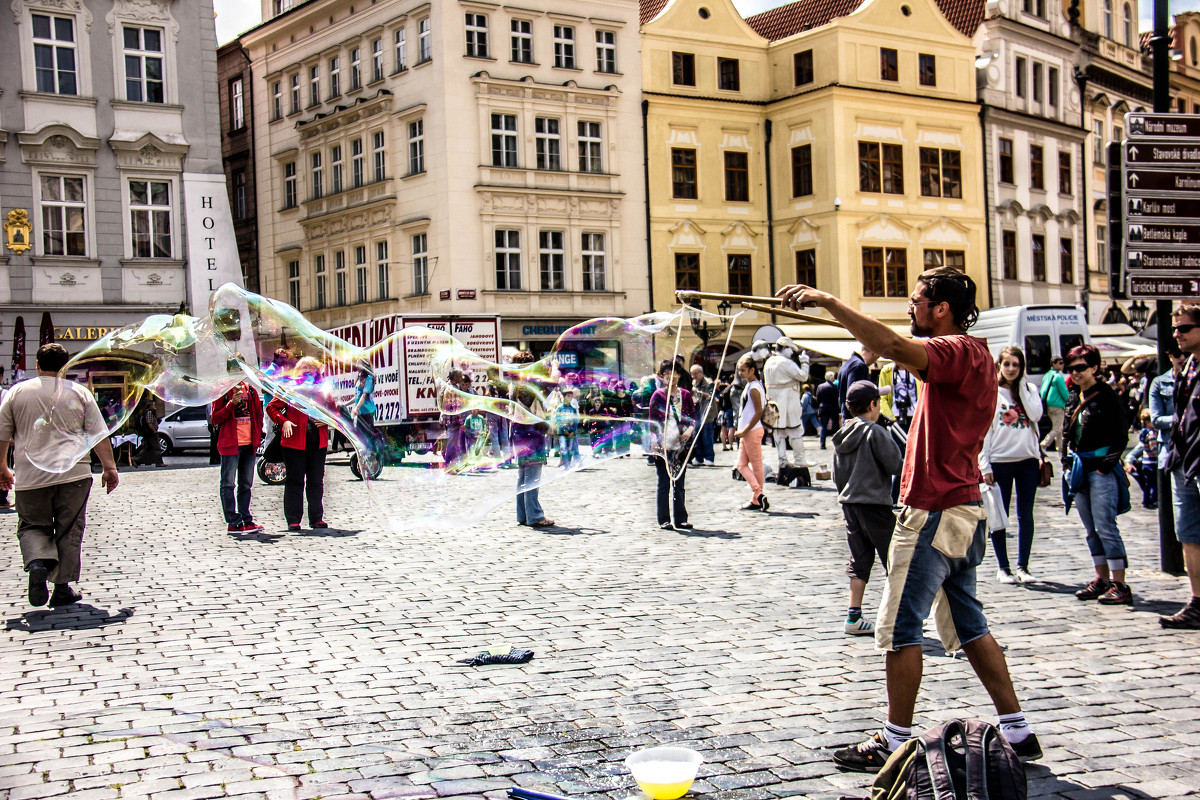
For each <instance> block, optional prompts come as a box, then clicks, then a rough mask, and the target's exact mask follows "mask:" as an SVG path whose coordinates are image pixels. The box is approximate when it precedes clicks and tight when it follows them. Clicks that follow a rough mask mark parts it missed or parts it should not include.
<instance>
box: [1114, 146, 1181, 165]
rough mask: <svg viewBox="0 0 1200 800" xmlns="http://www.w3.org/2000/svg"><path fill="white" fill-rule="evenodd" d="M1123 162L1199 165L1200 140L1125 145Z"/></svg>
mask: <svg viewBox="0 0 1200 800" xmlns="http://www.w3.org/2000/svg"><path fill="white" fill-rule="evenodd" d="M1125 163H1127V164H1155V165H1158V166H1200V142H1196V143H1194V144H1193V143H1190V142H1188V143H1184V142H1139V143H1138V144H1132V143H1129V144H1126V145H1125Z"/></svg>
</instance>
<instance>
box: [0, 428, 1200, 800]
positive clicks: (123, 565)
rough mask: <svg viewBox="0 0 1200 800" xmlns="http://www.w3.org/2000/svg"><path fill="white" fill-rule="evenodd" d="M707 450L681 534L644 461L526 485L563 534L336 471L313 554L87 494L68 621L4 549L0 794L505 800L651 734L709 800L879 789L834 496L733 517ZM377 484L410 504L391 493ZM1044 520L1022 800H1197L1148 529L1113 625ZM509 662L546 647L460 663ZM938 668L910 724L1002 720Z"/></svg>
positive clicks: (938, 658) (1183, 696)
mask: <svg viewBox="0 0 1200 800" xmlns="http://www.w3.org/2000/svg"><path fill="white" fill-rule="evenodd" d="M810 447H812V445H810ZM718 455H719V456H722V461H721V463H722V464H723V465H724V466H722V467H718V468H708V469H693V470H691V471H690V473H689V475H688V479H687V483H688V496H689V507H690V510H691V513H692V521H693V522H694V523H695V524H696V530H694V531H687V532H678V533H676V532H669V531H662V530H660V529H658V527H657V526H656V525H655V524H654V514H653V492H654V474H653V471H652V470H651V469H649V468H648V467H647V465H646V463H645V461H644V460H641V459H637V458H631V459H626V460H620V461H617V462H612V463H610V464H608V465H606V466H605V467H604V468H602V469H597V470H592V471H588V472H586V473H582V474H577V475H574V476H570V477H568V478H565V479H563V480H560V481H558V482H556V483H554V484H553V485H552V486H550V487H549V488H547V489H545V490H543V493H542V496H543V502H544V504H545V506H546V508H547V511H548V512H549V513H550V515H551V516H553V517H555V518H556V519H557V520H558V521H559V523H560V524H561V525H562V526H563V527H560V528H555V529H549V530H546V531H541V530H533V529H530V528H524V527H518V526H517V525H516V524H515V522H514V521H513V515H512V512H511V510H509V504H508V503H506V504H505V505H504V507H503V508H502V509H501V510H498V511H496V512H494V513H492V514H491V515H490V516H489V517H488V518H487V519H486V520H484V521H483V522H481V523H479V524H476V525H473V526H471V527H470V528H467V529H464V530H453V531H450V530H447V531H437V530H408V531H405V532H403V533H398V532H393V531H389V530H387V529H386V528H385V527H384V526H382V525H381V524H380V522H379V521H380V518H381V515H380V512H379V511H376V510H375V509H374V508H373V507H372V506H371V505H370V504H368V502H367V501H366V493H365V492H364V489H363V486H362V484H361V483H356V482H352V481H351V480H349V478H350V476H349V471H348V470H347V469H346V467H345V466H342V465H331V466H330V468H329V480H328V491H327V501H328V503H327V510H326V516H327V519H329V521H330V522H331V523H332V524H334V525H335V528H334V529H331V530H329V531H324V532H317V531H310V530H305V531H304V532H303V533H301V534H287V533H284V532H283V529H284V527H285V526H284V524H283V518H282V508H281V505H282V503H281V497H280V496H281V489H280V488H277V487H261V486H260V487H256V493H255V509H256V511H257V514H258V516H259V519H260V521H262V522H264V523H265V524H266V525H267V531H266V532H265V533H264V534H262V535H255V536H242V535H237V536H235V535H230V534H228V533H227V532H226V531H225V529H224V528H225V526H224V524H223V523H222V522H221V519H220V515H219V513H218V503H217V492H216V483H217V472H216V469H215V468H212V467H207V466H202V467H194V468H190V469H188V468H185V469H173V470H160V471H151V472H147V471H144V470H143V471H138V472H130V473H125V474H123V475H122V483H121V486H120V488H119V489H118V491H117V492H116V493H114V494H112V495H110V496H105V495H103V494H102V492H100V490H99V487H98V486H97V490H96V493H95V494H93V497H92V503H91V509H90V520H89V526H88V533H87V540H86V544H85V547H86V551H85V565H84V579H83V581H82V584H81V586H82V588H83V589H84V591H85V592H86V596H85V599H84V602H83V603H82V604H81V605H79V606H77V607H75V608H73V609H64V610H54V611H49V610H46V609H40V610H31V609H29V607H28V606H26V605H25V600H24V595H25V576H24V574H23V573H22V572H21V571H20V567H19V556H18V553H17V547H16V543H15V542H14V541H11V540H10V543H9V546H8V547H7V548H6V550H5V553H4V561H3V566H4V569H3V570H2V571H0V607H2V612H3V614H4V618H5V620H6V625H5V631H4V632H3V634H0V800H26V799H27V798H38V797H60V796H66V795H68V793H69V795H70V797H71V798H73V799H74V800H99V799H100V798H139V797H153V798H163V799H164V800H166V798H171V799H172V800H175V799H176V798H179V799H180V800H182V799H183V798H197V799H199V798H213V797H238V798H280V799H283V798H286V799H287V800H307V799H308V798H318V797H320V798H326V800H330V799H331V798H335V797H336V798H373V799H374V800H379V799H380V798H406V799H407V800H420V798H435V797H449V796H474V797H480V796H484V795H487V796H490V797H494V798H499V797H501V796H502V793H503V790H504V789H505V788H507V787H509V786H511V785H513V784H519V785H521V786H525V787H529V788H535V789H539V790H543V791H549V792H552V793H556V794H565V795H571V796H572V797H584V798H592V800H604V799H605V798H611V800H624V798H627V797H629V796H630V795H631V794H633V792H631V787H633V783H632V780H631V778H630V777H629V776H628V774H627V773H626V771H625V769H624V765H623V764H622V760H623V759H624V757H625V756H626V755H628V754H629V753H630V751H631V750H632V749H634V748H638V747H642V746H645V745H651V744H654V743H659V742H671V743H681V744H687V745H690V746H692V747H695V748H696V749H698V750H700V751H701V752H702V753H703V754H704V757H705V764H704V766H703V767H702V771H701V778H700V780H698V781H697V782H696V784H695V785H694V787H693V789H692V792H693V794H695V795H698V796H701V797H703V798H707V799H711V800H724V799H725V798H729V799H730V800H760V799H763V800H765V799H766V798H772V797H777V796H795V797H810V798H824V799H827V800H832V798H837V797H840V796H843V795H845V796H850V797H865V796H866V794H867V789H866V787H867V786H868V785H869V778H868V777H867V776H862V775H853V774H842V773H839V772H838V771H836V770H835V769H834V768H833V767H832V765H831V763H830V761H829V755H830V749H831V748H833V747H835V746H840V745H843V744H846V743H850V742H854V741H858V740H859V739H860V737H862V735H863V734H864V732H867V731H870V730H872V729H874V728H875V727H876V726H878V725H879V723H880V721H881V718H882V714H883V711H884V693H883V669H882V658H881V656H880V655H879V654H878V653H876V652H875V651H874V650H873V647H872V643H871V642H870V641H869V640H867V641H864V640H862V639H854V638H850V637H847V636H845V635H844V634H843V633H842V632H841V620H842V615H843V613H844V608H845V590H846V586H845V584H846V579H845V577H844V569H845V540H844V533H843V530H842V528H841V525H840V514H839V512H838V510H837V508H836V502H835V500H834V493H833V492H832V490H831V488H830V486H829V485H828V484H825V485H824V486H820V487H819V488H818V489H814V490H795V489H793V490H781V489H777V488H774V487H771V489H770V491H769V494H770V497H771V503H772V505H771V513H770V514H767V515H763V514H758V513H753V512H743V511H738V510H736V509H737V507H738V506H739V505H741V504H743V503H745V502H746V500H747V499H748V489H747V488H746V484H745V483H741V482H734V481H731V480H730V475H729V472H730V471H729V464H730V462H731V459H730V455H731V454H729V453H719V454H718ZM398 469H399V468H398ZM389 473H392V470H389V471H388V472H387V473H385V476H384V477H385V478H387V477H388V474H389ZM392 474H394V473H392ZM511 483H515V475H514V473H513V472H501V473H497V474H495V475H492V476H487V477H480V478H466V479H463V480H462V481H461V482H460V483H459V484H456V486H459V488H460V489H461V490H462V491H464V492H469V493H470V494H472V495H473V496H478V495H479V494H481V493H484V492H486V491H491V490H493V488H494V487H502V486H506V485H508V484H511ZM1135 493H1136V489H1135ZM374 494H375V496H376V498H377V499H378V502H379V503H380V504H382V505H385V506H387V507H388V508H390V509H391V511H385V512H384V513H385V514H386V513H403V511H402V510H403V508H404V507H405V502H406V499H405V498H403V497H395V496H393V494H395V493H394V492H391V493H389V489H388V481H386V480H385V481H383V482H382V483H380V484H379V486H378V488H377V489H376V491H375V492H374ZM1053 502H1054V501H1053V499H1052V493H1049V492H1048V493H1047V494H1046V495H1045V499H1044V501H1041V502H1039V511H1038V525H1039V529H1038V533H1039V538H1038V541H1037V543H1036V544H1035V550H1034V561H1033V565H1032V570H1033V572H1034V573H1035V574H1036V575H1037V576H1038V577H1039V578H1040V579H1041V582H1040V583H1038V584H1036V585H1034V586H1032V587H1029V588H1023V587H1020V586H1002V585H1000V584H998V583H996V582H995V581H994V580H993V575H994V571H993V570H991V569H987V570H983V569H981V571H980V575H981V595H982V598H983V600H984V603H985V606H986V609H987V612H988V616H989V619H990V622H991V624H992V626H993V629H994V631H995V633H996V635H997V637H998V639H999V640H1000V641H1001V643H1002V644H1003V645H1005V646H1006V647H1007V649H1008V659H1009V664H1010V666H1011V668H1012V671H1013V674H1014V677H1015V680H1016V684H1017V687H1018V691H1019V693H1020V696H1021V699H1022V701H1023V703H1024V706H1025V709H1026V710H1027V712H1028V714H1029V718H1030V721H1031V723H1032V724H1033V726H1034V728H1035V730H1036V731H1037V733H1038V734H1039V737H1040V738H1041V741H1042V746H1043V748H1044V749H1045V750H1046V758H1045V760H1044V761H1042V762H1040V763H1039V764H1038V765H1031V767H1030V769H1029V776H1030V786H1031V790H1032V791H1031V795H1032V796H1034V797H1058V798H1073V799H1076V798H1077V799H1079V800H1082V799H1083V798H1133V797H1154V798H1176V797H1189V796H1190V797H1195V796H1196V795H1197V793H1200V759H1198V758H1197V757H1198V756H1200V681H1198V680H1197V676H1198V675H1200V658H1198V657H1197V650H1198V647H1197V646H1198V645H1200V637H1197V635H1195V634H1189V633H1187V632H1167V631H1163V630H1161V629H1160V628H1159V626H1158V624H1157V620H1156V617H1157V615H1158V614H1159V613H1163V612H1168V613H1169V612H1173V611H1174V610H1176V609H1177V608H1178V606H1179V604H1180V603H1181V601H1182V600H1184V599H1185V596H1186V588H1185V583H1184V582H1183V581H1182V580H1180V579H1177V578H1171V577H1168V576H1165V575H1162V574H1161V573H1159V572H1157V570H1156V564H1157V541H1156V535H1157V534H1156V523H1155V520H1154V518H1153V516H1152V515H1151V513H1150V512H1146V511H1143V510H1142V509H1140V508H1136V509H1135V510H1134V511H1133V512H1132V513H1130V514H1129V515H1127V516H1124V517H1122V518H1121V523H1122V528H1123V530H1124V533H1125V536H1126V540H1127V542H1128V544H1129V547H1130V550H1131V557H1132V564H1133V568H1132V569H1131V571H1130V582H1131V583H1132V585H1133V588H1134V591H1135V592H1136V596H1137V603H1136V605H1135V606H1134V607H1133V608H1126V607H1114V608H1107V607H1101V606H1098V605H1096V604H1094V603H1088V604H1085V603H1080V602H1078V601H1076V600H1075V598H1074V597H1072V596H1071V595H1070V594H1069V592H1070V591H1072V590H1073V589H1074V588H1075V587H1076V586H1077V585H1079V584H1080V583H1082V582H1083V581H1084V580H1085V579H1086V578H1087V576H1088V573H1089V572H1090V566H1089V564H1090V560H1089V558H1088V556H1087V551H1086V548H1085V547H1084V543H1083V537H1082V533H1081V530H1080V527H1079V524H1078V521H1077V518H1076V517H1075V516H1074V514H1072V515H1071V516H1070V517H1064V515H1063V512H1062V507H1061V504H1059V505H1058V506H1054V505H1053ZM5 524H8V525H14V524H15V518H14V517H13V516H11V515H10V516H8V517H7V520H6V522H5ZM987 563H988V565H990V564H991V561H990V557H989V561H988V562H987ZM881 583H882V582H881V581H879V582H877V583H873V584H872V585H871V586H869V587H868V590H867V605H868V607H869V608H870V609H873V608H874V606H875V603H876V601H877V598H878V592H879V589H880V586H881ZM499 642H508V643H511V644H513V645H514V646H517V647H529V648H531V649H533V650H534V651H536V654H537V655H536V657H535V658H534V660H533V661H531V662H529V663H527V664H524V665H519V666H493V667H483V668H470V667H466V666H463V665H460V664H458V663H456V659H459V658H464V657H467V656H470V655H472V654H475V653H478V652H480V651H481V650H482V649H484V648H485V647H486V646H487V645H490V644H495V643H499ZM926 649H927V654H926V655H927V664H926V672H925V683H924V686H923V689H922V692H921V698H920V701H919V704H918V711H919V713H918V719H917V724H918V726H919V727H926V726H930V725H932V724H935V723H937V722H938V721H941V720H946V719H950V718H953V717H959V716H978V717H983V718H986V719H993V718H994V717H993V713H994V712H993V711H992V709H991V707H990V705H989V704H988V702H987V697H986V695H985V693H984V692H983V690H982V689H981V687H980V686H979V684H978V683H977V681H976V680H975V678H974V676H973V674H972V673H971V670H970V668H969V666H968V665H967V663H966V661H965V660H963V659H954V658H949V657H947V656H946V655H945V654H944V653H943V652H942V651H941V649H940V647H939V646H937V645H936V644H935V643H934V642H933V641H932V640H930V641H929V642H928V644H927V648H926Z"/></svg>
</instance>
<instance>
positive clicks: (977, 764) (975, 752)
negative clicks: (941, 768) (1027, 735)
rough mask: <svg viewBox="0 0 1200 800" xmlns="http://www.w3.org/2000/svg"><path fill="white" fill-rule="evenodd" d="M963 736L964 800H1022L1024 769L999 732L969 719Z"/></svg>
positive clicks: (1025, 794) (1010, 746) (990, 726)
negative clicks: (965, 786) (965, 796)
mask: <svg viewBox="0 0 1200 800" xmlns="http://www.w3.org/2000/svg"><path fill="white" fill-rule="evenodd" d="M963 734H964V738H965V739H966V743H967V798H968V800H993V798H1004V800H1025V799H1026V797H1027V793H1028V786H1027V784H1026V782H1025V767H1024V765H1023V764H1021V761H1020V759H1018V758H1017V754H1016V751H1014V750H1013V749H1012V745H1010V744H1009V743H1008V740H1007V739H1005V738H1004V734H1002V733H1001V732H1000V729H999V728H997V727H995V726H994V725H990V724H988V723H986V722H981V721H978V720H969V721H967V722H966V723H965V725H964V728H963Z"/></svg>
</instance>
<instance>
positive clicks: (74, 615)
mask: <svg viewBox="0 0 1200 800" xmlns="http://www.w3.org/2000/svg"><path fill="white" fill-rule="evenodd" d="M132 616H133V609H132V608H122V609H121V610H120V611H118V612H117V613H116V614H109V613H108V611H106V610H104V609H102V608H96V607H95V606H93V605H89V604H88V603H76V604H75V605H73V606H66V607H64V608H59V609H38V610H37V611H26V612H25V613H24V614H22V615H21V616H19V617H17V618H16V619H9V620H5V622H4V629H5V630H8V631H25V632H26V633H40V632H42V631H62V630H71V631H87V630H94V629H96V628H104V627H107V626H108V625H116V624H117V623H120V622H124V621H125V620H127V619H129V618H130V617H132Z"/></svg>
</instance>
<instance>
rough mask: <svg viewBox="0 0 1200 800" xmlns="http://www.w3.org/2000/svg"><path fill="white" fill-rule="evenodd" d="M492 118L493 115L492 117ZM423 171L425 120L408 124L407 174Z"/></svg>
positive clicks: (416, 120) (417, 120)
mask: <svg viewBox="0 0 1200 800" xmlns="http://www.w3.org/2000/svg"><path fill="white" fill-rule="evenodd" d="M493 116H494V115H493ZM424 171H425V120H423V119H414V120H413V121H412V122H410V123H408V174H409V175H417V174H418V173H421V172H424Z"/></svg>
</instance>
